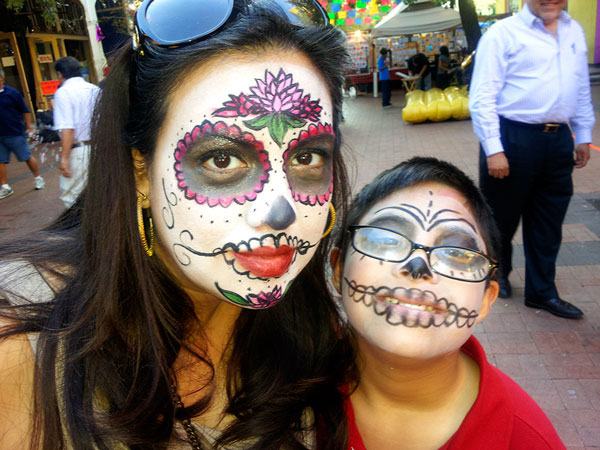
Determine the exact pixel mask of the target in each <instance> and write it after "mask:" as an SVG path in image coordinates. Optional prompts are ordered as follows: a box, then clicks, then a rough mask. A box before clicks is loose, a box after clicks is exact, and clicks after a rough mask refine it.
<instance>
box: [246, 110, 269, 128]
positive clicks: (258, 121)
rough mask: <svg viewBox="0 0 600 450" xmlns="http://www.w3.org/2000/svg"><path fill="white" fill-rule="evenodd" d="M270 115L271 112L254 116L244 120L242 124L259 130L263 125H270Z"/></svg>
mask: <svg viewBox="0 0 600 450" xmlns="http://www.w3.org/2000/svg"><path fill="white" fill-rule="evenodd" d="M272 117H273V115H272V114H265V115H264V116H259V117H255V118H254V119H250V120H244V125H246V126H247V127H248V128H250V129H251V130H254V131H259V130H262V129H263V128H265V127H268V126H270V123H271V121H272Z"/></svg>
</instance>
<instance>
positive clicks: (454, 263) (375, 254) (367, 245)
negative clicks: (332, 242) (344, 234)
mask: <svg viewBox="0 0 600 450" xmlns="http://www.w3.org/2000/svg"><path fill="white" fill-rule="evenodd" d="M349 229H350V233H351V235H352V247H353V248H354V250H356V251H357V252H359V253H362V254H363V255H366V256H369V257H371V258H375V259H379V260H380V261H387V262H395V263H399V262H403V261H406V260H407V259H408V258H409V257H410V256H411V255H412V254H413V252H414V251H415V250H423V251H424V252H425V253H426V254H427V262H428V263H429V266H430V267H431V270H433V271H434V272H435V273H437V274H439V275H442V276H444V277H447V278H452V279H453V280H460V281H468V282H471V283H478V282H480V281H483V280H485V279H487V278H489V276H490V275H491V273H492V272H493V270H494V269H495V268H496V267H498V264H497V263H496V262H495V261H493V260H491V259H490V258H489V257H488V256H486V255H484V254H483V253H481V252H478V251H476V250H471V249H469V248H462V247H454V246H446V245H441V246H438V247H428V246H426V245H421V244H417V243H416V242H414V241H412V240H410V239H409V238H407V237H406V236H404V235H403V234H400V233H397V232H396V231H392V230H388V229H386V228H380V227H372V226H363V225H352V226H350V227H349Z"/></svg>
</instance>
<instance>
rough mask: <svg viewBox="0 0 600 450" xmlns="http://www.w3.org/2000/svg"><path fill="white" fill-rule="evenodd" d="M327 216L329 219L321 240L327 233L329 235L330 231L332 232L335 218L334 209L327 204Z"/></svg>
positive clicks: (331, 204) (331, 205)
mask: <svg viewBox="0 0 600 450" xmlns="http://www.w3.org/2000/svg"><path fill="white" fill-rule="evenodd" d="M329 216H330V217H331V219H330V222H329V225H328V226H327V228H326V229H325V231H324V232H323V235H322V236H321V239H323V238H325V237H327V235H329V233H331V231H332V230H333V227H334V226H335V220H336V218H337V213H336V212H335V207H334V206H333V203H329Z"/></svg>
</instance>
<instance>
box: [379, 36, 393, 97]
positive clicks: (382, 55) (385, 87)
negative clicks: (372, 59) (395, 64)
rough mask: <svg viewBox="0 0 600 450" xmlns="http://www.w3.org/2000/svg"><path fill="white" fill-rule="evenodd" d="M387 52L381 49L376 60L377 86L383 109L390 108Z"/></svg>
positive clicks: (385, 49) (390, 92) (390, 95)
mask: <svg viewBox="0 0 600 450" xmlns="http://www.w3.org/2000/svg"><path fill="white" fill-rule="evenodd" d="M388 52H389V50H388V49H387V48H385V47H384V48H382V49H381V50H380V51H379V59H378V60H377V70H378V71H379V86H380V87H381V104H382V106H383V107H384V108H386V107H388V106H392V104H391V103H390V99H391V97H392V91H391V87H390V69H389V66H388V62H387V55H388Z"/></svg>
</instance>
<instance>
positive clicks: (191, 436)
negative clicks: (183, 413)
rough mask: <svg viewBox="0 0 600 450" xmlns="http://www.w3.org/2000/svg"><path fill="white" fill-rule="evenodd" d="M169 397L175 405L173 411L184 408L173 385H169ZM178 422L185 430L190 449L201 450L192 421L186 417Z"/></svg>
mask: <svg viewBox="0 0 600 450" xmlns="http://www.w3.org/2000/svg"><path fill="white" fill-rule="evenodd" d="M171 395H172V397H173V402H174V403H175V411H178V410H182V409H183V408H184V405H183V401H182V400H181V396H180V395H179V394H178V393H177V387H176V386H175V384H171ZM180 422H181V424H182V425H183V429H184V430H185V434H186V435H187V438H188V442H189V443H190V445H191V447H192V449H194V450H202V444H201V443H200V439H199V438H198V434H197V433H196V429H195V428H194V425H193V424H192V421H191V420H190V419H189V418H187V417H186V418H185V419H181V420H180Z"/></svg>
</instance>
